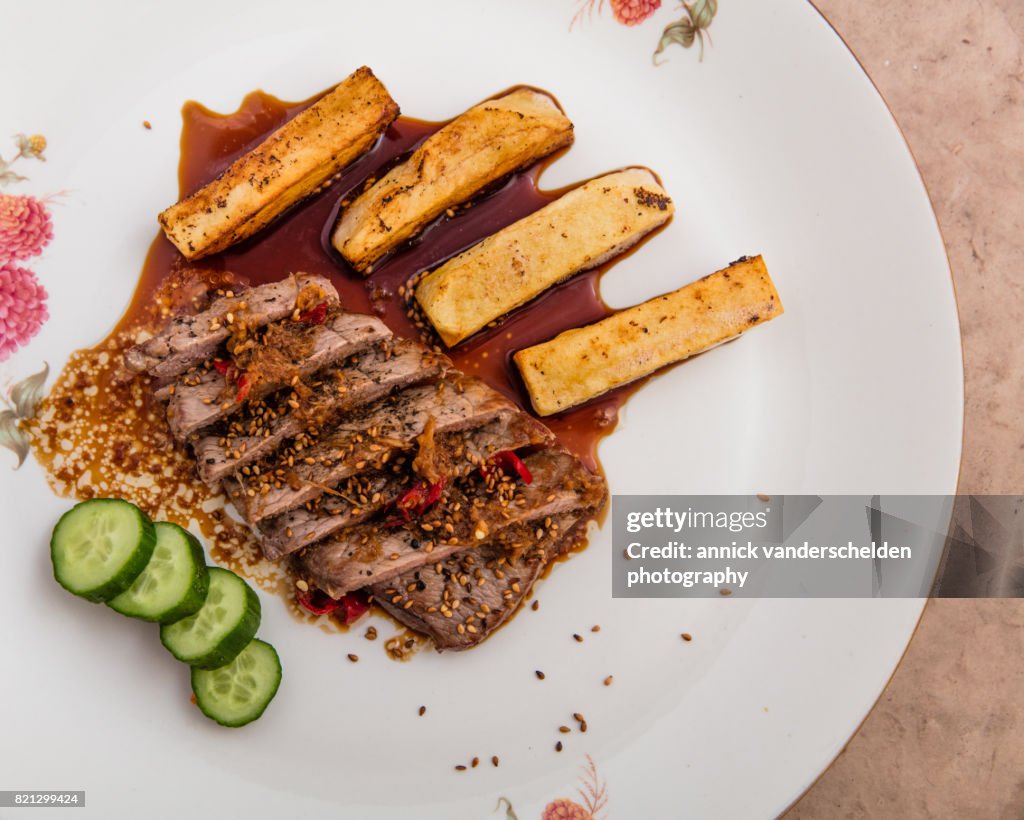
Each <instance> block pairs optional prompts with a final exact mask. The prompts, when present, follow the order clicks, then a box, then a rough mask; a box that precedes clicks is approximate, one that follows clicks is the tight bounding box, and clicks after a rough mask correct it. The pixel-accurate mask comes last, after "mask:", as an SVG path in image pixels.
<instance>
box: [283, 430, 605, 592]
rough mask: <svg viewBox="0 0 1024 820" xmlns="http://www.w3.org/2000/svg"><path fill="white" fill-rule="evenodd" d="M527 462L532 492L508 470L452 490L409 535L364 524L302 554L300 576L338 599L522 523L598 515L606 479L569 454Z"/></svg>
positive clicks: (550, 454)
mask: <svg viewBox="0 0 1024 820" xmlns="http://www.w3.org/2000/svg"><path fill="white" fill-rule="evenodd" d="M525 463H526V466H527V467H528V468H529V470H530V472H531V473H532V474H533V481H532V483H530V484H528V485H526V484H522V483H520V481H519V480H518V477H515V478H510V477H508V476H500V473H501V471H500V470H495V471H494V473H492V474H491V477H489V478H488V479H487V480H486V481H483V480H476V479H470V480H469V481H468V482H466V483H467V485H468V486H466V487H465V490H463V489H462V488H459V487H450V488H447V489H446V490H445V493H444V495H443V496H442V498H441V500H440V501H439V502H438V503H437V504H436V505H435V506H434V507H433V508H431V509H430V510H428V511H427V512H426V513H425V514H424V515H423V516H422V517H421V518H420V519H419V520H417V521H415V522H411V523H410V524H407V525H405V526H403V527H401V528H397V529H388V528H386V527H385V526H383V525H382V524H380V523H374V524H361V525H359V526H356V527H352V528H351V529H349V530H347V531H345V532H344V533H342V534H341V535H340V536H338V537H336V538H331V539H329V540H327V541H322V542H320V543H318V544H314V545H313V546H311V547H307V548H305V549H303V550H301V551H300V552H299V553H298V557H297V560H296V564H295V566H296V569H297V571H298V573H299V574H300V576H301V577H303V578H305V579H306V580H307V581H308V582H309V583H311V584H313V585H314V586H316V587H319V588H320V589H321V590H323V591H324V592H326V593H327V594H328V595H330V596H331V597H333V598H338V597H340V596H341V595H344V594H345V593H346V592H351V591H352V590H355V589H360V588H361V587H364V586H371V585H375V584H379V583H381V582H384V581H388V580H389V579H391V578H394V577H396V576H398V575H401V574H403V573H406V572H410V571H412V570H416V569H418V568H420V567H422V566H424V565H425V564H428V563H431V562H437V561H442V560H444V559H445V558H447V557H448V556H450V555H453V554H455V553H457V552H462V551H464V550H466V549H469V548H471V547H478V546H482V545H483V544H484V543H487V542H489V541H492V540H494V539H500V533H501V532H502V531H503V530H506V529H508V528H510V527H515V525H517V524H529V527H527V528H526V529H525V532H526V533H529V532H531V531H532V529H533V528H534V523H535V522H544V521H545V519H549V518H554V517H556V516H559V515H564V514H567V513H572V512H573V511H578V510H581V509H591V508H593V507H594V505H595V503H597V500H599V499H603V498H604V497H605V489H604V482H603V480H601V479H600V478H597V477H595V476H593V475H591V474H590V473H589V472H588V471H587V469H586V468H585V467H584V466H583V465H582V464H581V463H580V461H579V460H578V459H577V458H576V457H575V456H572V455H570V454H569V453H567V452H565V451H561V450H553V449H552V450H543V451H541V452H539V453H536V454H534V455H532V456H529V457H528V458H527V459H526V460H525ZM495 478H496V480H495ZM512 532H515V531H514V530H513V531H512ZM527 546H528V542H526V541H523V542H522V543H519V544H518V545H516V546H515V547H514V548H512V547H510V554H515V552H516V551H522V550H524V549H526V548H527Z"/></svg>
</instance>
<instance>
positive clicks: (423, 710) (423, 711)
mask: <svg viewBox="0 0 1024 820" xmlns="http://www.w3.org/2000/svg"><path fill="white" fill-rule="evenodd" d="M417 711H418V713H419V716H420V717H423V716H424V715H425V714H426V713H427V707H426V706H421V707H420V708H419V709H418V710H417Z"/></svg>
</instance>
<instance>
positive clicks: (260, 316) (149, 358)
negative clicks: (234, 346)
mask: <svg viewBox="0 0 1024 820" xmlns="http://www.w3.org/2000/svg"><path fill="white" fill-rule="evenodd" d="M310 285H312V286H315V287H317V288H319V289H320V290H321V291H322V292H323V300H324V301H326V302H327V303H328V304H336V303H337V302H338V292H337V291H336V290H335V289H334V285H332V284H331V283H330V282H329V281H328V280H327V279H325V278H324V277H322V276H314V275H311V274H306V273H298V274H295V275H294V276H290V277H288V278H287V279H282V280H281V281H280V282H272V283H270V284H268V285H260V286H259V287H255V288H250V289H249V290H247V291H244V292H242V293H240V294H238V295H237V296H230V297H222V298H220V299H217V300H216V301H215V302H214V303H213V304H212V305H210V307H209V308H208V309H207V310H204V311H203V312H202V313H197V314H195V315H193V316H179V317H177V318H175V319H172V320H171V322H170V323H169V324H168V326H167V327H166V328H165V329H164V330H163V331H161V332H160V333H158V334H157V335H156V336H153V337H152V338H151V339H147V340H146V341H145V342H141V343H140V344H137V345H135V347H133V348H131V349H129V350H128V351H127V352H126V353H125V356H124V361H125V365H126V366H127V367H128V369H129V370H132V371H134V372H136V373H149V374H150V375H152V376H154V377H156V378H158V379H168V378H170V377H173V376H177V375H178V374H180V373H184V372H185V371H186V370H188V369H189V368H190V367H192V366H193V365H196V364H199V363H200V362H203V361H205V360H206V359H208V358H209V357H210V356H211V355H213V353H214V351H216V350H217V348H218V347H219V346H220V345H221V343H222V342H224V341H225V340H226V339H227V338H228V336H229V335H230V332H231V329H230V326H229V323H228V321H227V316H228V314H229V313H231V314H232V319H233V320H234V321H244V322H246V324H247V325H248V326H249V327H262V326H264V325H267V324H268V323H270V322H275V321H277V320H278V319H283V318H285V317H286V316H289V315H291V313H292V312H293V311H294V310H295V302H296V299H298V296H299V292H300V291H301V290H302V289H303V288H304V287H307V286H310Z"/></svg>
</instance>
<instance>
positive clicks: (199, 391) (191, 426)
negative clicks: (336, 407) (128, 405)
mask: <svg viewBox="0 0 1024 820" xmlns="http://www.w3.org/2000/svg"><path fill="white" fill-rule="evenodd" d="M291 324H292V325H294V327H291V328H289V329H288V330H287V331H286V332H285V333H283V334H278V335H287V336H294V335H296V334H302V335H303V336H305V337H306V338H304V339H302V341H303V342H304V344H303V346H302V352H303V354H304V355H301V356H298V357H297V360H290V361H288V362H287V365H288V372H289V373H291V374H293V375H298V376H300V377H301V376H308V375H310V374H311V373H315V372H316V371H318V370H320V369H321V368H323V367H326V366H327V365H330V364H333V363H335V362H337V361H339V360H341V359H344V358H346V357H348V356H351V355H352V354H354V353H358V352H360V351H363V350H366V349H367V348H369V347H370V346H371V345H373V344H375V343H377V342H380V341H383V340H386V339H390V338H391V331H390V330H388V328H387V325H385V324H384V323H383V322H382V321H381V320H380V319H378V318H376V317H375V316H367V315H365V314H362V313H339V314H337V315H336V316H334V317H333V318H331V319H328V320H327V321H326V322H324V324H322V325H314V326H304V325H303V324H302V323H301V322H294V323H291ZM307 350H308V353H306V351H307ZM282 372H284V371H282ZM284 386H286V383H282V382H280V381H276V380H274V379H268V380H266V381H261V382H257V383H256V384H255V385H254V386H253V388H252V390H251V392H250V395H249V399H257V398H259V397H260V396H265V395H267V394H269V393H272V392H274V391H275V390H279V389H280V388H282V387H284ZM238 392H239V391H238V388H237V387H236V386H235V385H234V382H233V381H232V382H229V379H228V377H227V376H226V375H224V374H222V373H220V372H219V371H217V370H216V369H210V370H208V371H206V372H205V373H202V374H201V375H199V376H198V377H197V378H196V379H194V380H192V379H190V380H189V383H184V382H183V381H181V380H179V382H178V383H177V384H176V385H175V386H174V391H173V393H171V395H170V396H169V397H168V401H167V420H168V423H169V424H170V427H171V432H172V433H174V435H175V436H177V437H178V438H179V439H186V438H188V437H189V436H190V435H191V434H192V433H195V432H196V431H197V430H201V429H203V428H204V427H208V426H209V425H211V424H213V423H214V422H216V421H217V420H218V419H222V418H224V417H225V416H229V415H231V414H232V413H235V412H237V411H238V409H239V408H240V407H241V406H242V404H243V403H244V402H240V401H238V399H237V394H238ZM249 399H247V400H249Z"/></svg>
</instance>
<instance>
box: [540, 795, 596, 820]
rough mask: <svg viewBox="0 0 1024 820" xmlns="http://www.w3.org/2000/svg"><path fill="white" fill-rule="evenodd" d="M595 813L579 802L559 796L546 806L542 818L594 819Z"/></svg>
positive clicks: (555, 819) (547, 819) (564, 819)
mask: <svg viewBox="0 0 1024 820" xmlns="http://www.w3.org/2000/svg"><path fill="white" fill-rule="evenodd" d="M593 817H594V815H592V814H591V813H590V812H589V811H587V810H586V809H585V808H583V806H581V805H580V804H579V803H574V802H573V801H572V800H567V799H566V798H564V797H559V798H558V799H557V800H552V801H551V802H550V803H548V804H547V806H545V807H544V814H542V815H541V820H593Z"/></svg>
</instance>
